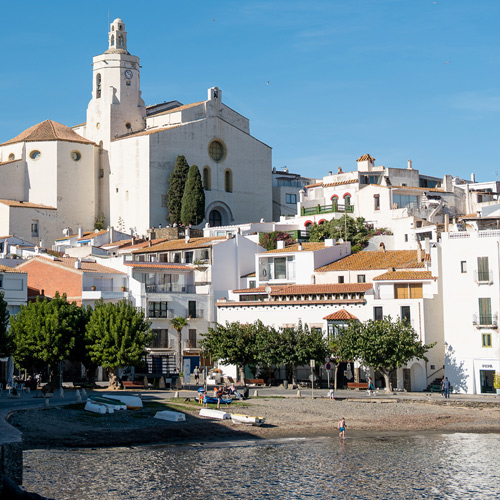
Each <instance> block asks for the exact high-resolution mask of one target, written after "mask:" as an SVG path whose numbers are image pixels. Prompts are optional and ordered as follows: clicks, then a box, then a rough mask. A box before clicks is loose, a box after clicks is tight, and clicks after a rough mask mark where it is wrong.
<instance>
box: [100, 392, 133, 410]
mask: <svg viewBox="0 0 500 500" xmlns="http://www.w3.org/2000/svg"><path fill="white" fill-rule="evenodd" d="M106 398H108V399H117V400H118V401H121V402H122V403H125V404H126V405H127V410H138V409H139V408H142V399H141V398H140V397H139V396H122V395H121V394H106Z"/></svg>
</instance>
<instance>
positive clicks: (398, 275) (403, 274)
mask: <svg viewBox="0 0 500 500" xmlns="http://www.w3.org/2000/svg"><path fill="white" fill-rule="evenodd" d="M432 279H434V280H435V279H436V278H435V277H434V276H432V272H431V271H388V272H386V273H384V274H381V275H380V276H377V277H376V278H373V280H377V281H383V280H405V281H407V280H432Z"/></svg>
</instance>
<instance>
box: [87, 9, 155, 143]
mask: <svg viewBox="0 0 500 500" xmlns="http://www.w3.org/2000/svg"><path fill="white" fill-rule="evenodd" d="M92 65H93V86H92V99H91V101H90V102H89V105H88V108H87V124H86V128H85V136H86V137H87V139H90V140H92V141H94V142H96V143H97V144H99V143H100V142H101V141H102V143H103V146H104V148H105V149H108V146H109V143H110V142H111V141H112V140H114V139H116V138H118V137H121V136H124V135H127V134H130V133H132V132H138V131H141V130H144V128H145V117H146V106H145V104H144V101H143V100H142V98H141V90H140V85H139V84H140V65H139V58H138V57H137V56H133V55H131V54H130V53H129V52H128V50H127V32H126V31H125V23H124V22H123V21H122V20H121V19H120V18H117V19H115V20H114V21H113V22H112V23H111V25H110V31H109V34H108V50H106V52H104V54H101V55H98V56H96V57H94V59H93V64H92Z"/></svg>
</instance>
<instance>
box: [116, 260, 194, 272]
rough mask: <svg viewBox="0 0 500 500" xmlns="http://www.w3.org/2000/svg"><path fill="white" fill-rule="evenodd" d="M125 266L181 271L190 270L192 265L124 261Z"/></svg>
mask: <svg viewBox="0 0 500 500" xmlns="http://www.w3.org/2000/svg"><path fill="white" fill-rule="evenodd" d="M125 265H126V266H129V267H134V268H147V269H178V270H181V271H192V270H193V269H194V268H193V267H192V266H187V265H186V264H173V263H169V262H126V263H125Z"/></svg>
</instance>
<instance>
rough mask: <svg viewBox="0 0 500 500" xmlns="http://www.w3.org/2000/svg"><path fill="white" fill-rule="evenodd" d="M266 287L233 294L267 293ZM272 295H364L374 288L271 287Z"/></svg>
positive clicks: (352, 285) (337, 285)
mask: <svg viewBox="0 0 500 500" xmlns="http://www.w3.org/2000/svg"><path fill="white" fill-rule="evenodd" d="M266 288H267V287H266V286H259V287H257V288H242V289H239V290H233V293H241V294H245V293H246V294H252V295H253V294H257V293H267V292H266ZM270 288H271V293H270V294H269V295H271V296H273V297H275V296H280V295H315V294H328V293H338V294H340V293H364V292H366V291H367V290H370V289H371V288H372V284H371V283H333V284H325V285H322V284H318V285H271V286H270Z"/></svg>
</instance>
